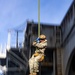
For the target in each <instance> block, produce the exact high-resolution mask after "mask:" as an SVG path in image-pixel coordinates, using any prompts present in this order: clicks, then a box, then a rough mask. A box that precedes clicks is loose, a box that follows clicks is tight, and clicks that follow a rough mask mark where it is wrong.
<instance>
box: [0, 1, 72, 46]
mask: <svg viewBox="0 0 75 75" xmlns="http://www.w3.org/2000/svg"><path fill="white" fill-rule="evenodd" d="M40 1H41V2H40V22H42V23H50V24H60V23H61V21H62V20H63V17H64V16H65V14H66V12H67V10H68V9H69V7H70V5H71V3H72V1H73V0H40ZM26 20H30V21H32V20H33V21H34V22H38V0H0V44H2V45H3V46H4V45H5V44H6V43H7V36H8V30H9V29H12V28H15V27H17V26H20V25H22V24H23V23H25V22H26Z"/></svg>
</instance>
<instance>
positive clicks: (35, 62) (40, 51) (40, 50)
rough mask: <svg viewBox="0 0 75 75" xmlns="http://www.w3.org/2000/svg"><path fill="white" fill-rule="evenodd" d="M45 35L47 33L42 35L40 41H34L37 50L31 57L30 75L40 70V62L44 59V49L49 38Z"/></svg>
mask: <svg viewBox="0 0 75 75" xmlns="http://www.w3.org/2000/svg"><path fill="white" fill-rule="evenodd" d="M43 36H45V35H40V37H39V42H37V41H34V42H33V46H35V47H36V51H35V53H34V54H33V55H32V57H31V58H30V59H29V68H30V75H33V73H37V72H39V70H38V68H39V62H41V61H42V60H43V59H44V51H45V49H46V47H47V40H46V37H43ZM34 75H36V74H34Z"/></svg>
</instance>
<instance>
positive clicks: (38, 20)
mask: <svg viewBox="0 0 75 75" xmlns="http://www.w3.org/2000/svg"><path fill="white" fill-rule="evenodd" d="M38 36H40V0H38Z"/></svg>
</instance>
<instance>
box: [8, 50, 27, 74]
mask: <svg viewBox="0 0 75 75" xmlns="http://www.w3.org/2000/svg"><path fill="white" fill-rule="evenodd" d="M24 57H25V58H24ZM7 58H9V59H10V60H11V61H12V62H14V63H15V64H17V65H18V66H19V69H16V71H17V70H23V71H24V75H26V72H27V69H28V59H27V57H26V56H25V55H24V54H23V53H22V52H19V50H9V51H7ZM10 60H8V61H10ZM9 63H10V62H9ZM14 67H16V66H14ZM8 70H9V71H10V69H9V67H8Z"/></svg>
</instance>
